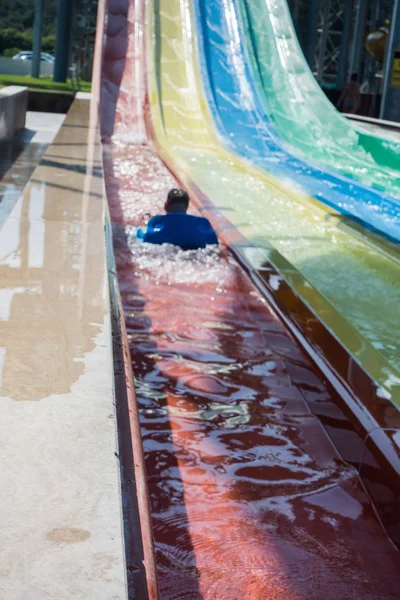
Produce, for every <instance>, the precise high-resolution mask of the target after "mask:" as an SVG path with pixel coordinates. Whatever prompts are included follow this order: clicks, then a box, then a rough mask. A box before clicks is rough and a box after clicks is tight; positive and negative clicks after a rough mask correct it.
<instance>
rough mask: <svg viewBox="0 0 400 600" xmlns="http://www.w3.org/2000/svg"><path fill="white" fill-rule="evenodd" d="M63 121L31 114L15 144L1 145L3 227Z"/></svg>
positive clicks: (0, 192)
mask: <svg viewBox="0 0 400 600" xmlns="http://www.w3.org/2000/svg"><path fill="white" fill-rule="evenodd" d="M63 120H64V115H55V116H53V115H48V114H42V113H39V114H37V113H33V112H28V113H27V119H26V128H25V129H24V130H23V131H21V132H19V133H18V134H17V135H16V136H15V138H14V139H13V140H11V141H7V142H0V225H1V224H2V222H3V221H4V220H5V219H6V217H7V216H8V214H9V213H10V211H11V210H12V207H13V206H14V204H15V202H16V201H17V200H18V197H19V196H20V194H21V192H22V190H23V188H24V187H25V185H26V184H27V183H28V181H29V178H30V176H31V175H32V173H33V171H34V170H35V168H36V167H37V165H38V164H39V162H40V160H41V158H42V156H43V155H44V153H45V152H46V149H47V148H48V145H49V144H50V143H51V142H52V141H53V139H54V137H55V135H56V133H57V131H58V129H59V128H60V126H61V124H62V122H63Z"/></svg>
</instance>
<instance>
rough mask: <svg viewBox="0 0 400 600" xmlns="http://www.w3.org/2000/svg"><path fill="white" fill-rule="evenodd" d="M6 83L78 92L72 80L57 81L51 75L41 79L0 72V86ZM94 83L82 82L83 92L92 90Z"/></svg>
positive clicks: (31, 87)
mask: <svg viewBox="0 0 400 600" xmlns="http://www.w3.org/2000/svg"><path fill="white" fill-rule="evenodd" d="M6 85H23V86H26V87H28V88H30V89H32V90H48V91H49V92H51V91H53V92H76V91H77V90H76V88H73V87H72V85H71V80H70V79H68V81H67V83H55V82H54V81H53V80H52V79H51V77H41V78H40V79H34V78H33V77H27V76H24V75H2V74H0V87H4V86H6ZM91 87H92V84H91V83H90V81H81V82H80V91H81V92H90V90H91Z"/></svg>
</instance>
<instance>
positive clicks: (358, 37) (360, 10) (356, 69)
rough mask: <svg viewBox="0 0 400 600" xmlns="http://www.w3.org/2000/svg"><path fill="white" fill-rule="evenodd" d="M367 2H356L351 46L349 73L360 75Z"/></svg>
mask: <svg viewBox="0 0 400 600" xmlns="http://www.w3.org/2000/svg"><path fill="white" fill-rule="evenodd" d="M367 10H368V0H358V2H357V7H356V20H355V28H354V35H353V44H352V48H351V57H350V72H351V73H357V74H359V73H360V70H361V58H362V53H363V48H364V41H365V28H366V23H367Z"/></svg>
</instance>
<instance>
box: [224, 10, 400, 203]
mask: <svg viewBox="0 0 400 600" xmlns="http://www.w3.org/2000/svg"><path fill="white" fill-rule="evenodd" d="M236 5H237V6H239V7H240V9H241V12H242V16H243V17H244V20H245V27H246V28H248V31H249V36H248V37H247V43H248V49H249V55H250V56H251V57H252V63H253V64H252V66H253V72H254V71H257V75H258V77H256V80H257V81H258V82H259V84H260V87H261V88H262V93H263V96H264V101H265V106H266V108H267V110H268V114H269V116H270V118H271V119H272V120H273V122H274V124H275V125H276V127H277V130H278V132H279V135H280V136H281V137H282V138H283V139H284V140H286V142H287V143H288V144H289V147H290V148H291V150H293V151H294V152H296V153H297V154H299V155H301V156H304V157H306V158H307V159H309V160H313V161H317V162H323V163H325V164H327V165H330V166H331V167H332V168H333V169H336V170H339V171H342V172H343V173H346V174H349V175H352V176H354V177H356V178H359V179H361V180H363V181H366V182H368V183H370V184H371V185H374V186H376V187H378V188H383V189H386V190H388V191H390V192H391V193H392V194H393V195H394V196H397V197H399V191H400V188H399V185H400V179H399V177H400V176H399V165H400V146H399V145H398V144H397V145H395V144H391V143H390V142H388V141H385V140H382V139H379V138H377V137H374V136H372V135H369V134H366V133H363V132H360V131H357V130H356V129H355V128H354V127H353V126H352V125H351V124H350V123H349V122H348V121H347V120H346V119H345V118H344V117H343V116H342V115H341V114H340V113H338V112H337V111H336V110H335V109H334V107H333V106H332V104H331V103H330V102H329V100H328V99H327V98H326V97H325V95H324V94H323V92H322V91H321V89H320V88H319V85H318V83H317V82H316V80H315V78H314V76H313V75H312V73H311V71H310V69H309V67H308V65H307V62H306V60H305V58H304V56H303V53H302V51H301V49H300V45H299V43H298V40H297V37H296V34H295V31H294V27H293V25H292V21H291V17H290V13H289V10H288V6H287V3H286V2H279V0H236Z"/></svg>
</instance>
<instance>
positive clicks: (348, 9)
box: [336, 2, 353, 90]
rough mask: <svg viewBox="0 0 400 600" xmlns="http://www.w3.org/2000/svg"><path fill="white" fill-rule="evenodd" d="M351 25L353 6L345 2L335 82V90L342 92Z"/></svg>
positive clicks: (345, 74) (345, 75)
mask: <svg viewBox="0 0 400 600" xmlns="http://www.w3.org/2000/svg"><path fill="white" fill-rule="evenodd" d="M352 24H353V6H352V3H351V2H346V5H345V9H344V16H343V37H342V45H341V49H340V59H339V72H338V77H337V80H336V88H337V89H338V90H343V88H344V86H345V83H346V79H347V67H348V58H349V47H350V37H351V28H352Z"/></svg>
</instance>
